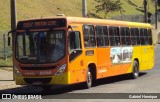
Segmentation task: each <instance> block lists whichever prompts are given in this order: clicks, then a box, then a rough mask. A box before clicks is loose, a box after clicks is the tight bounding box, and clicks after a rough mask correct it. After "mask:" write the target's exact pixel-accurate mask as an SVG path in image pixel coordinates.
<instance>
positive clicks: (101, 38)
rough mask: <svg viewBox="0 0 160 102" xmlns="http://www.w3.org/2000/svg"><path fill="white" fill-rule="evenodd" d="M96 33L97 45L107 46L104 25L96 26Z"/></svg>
mask: <svg viewBox="0 0 160 102" xmlns="http://www.w3.org/2000/svg"><path fill="white" fill-rule="evenodd" d="M96 34H97V36H96V37H97V46H98V47H101V46H103V47H104V46H108V45H109V41H108V30H107V27H105V26H96Z"/></svg>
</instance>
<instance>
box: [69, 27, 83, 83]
mask: <svg viewBox="0 0 160 102" xmlns="http://www.w3.org/2000/svg"><path fill="white" fill-rule="evenodd" d="M71 27H72V29H71V30H70V31H69V32H68V50H69V62H68V63H69V64H68V68H69V69H68V70H69V72H70V83H77V82H82V81H85V80H86V77H85V74H86V73H85V70H84V65H83V59H84V58H83V51H82V44H81V42H82V40H81V30H80V29H81V26H79V25H74V26H73V25H72V26H71Z"/></svg>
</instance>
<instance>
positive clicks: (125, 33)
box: [121, 27, 131, 45]
mask: <svg viewBox="0 0 160 102" xmlns="http://www.w3.org/2000/svg"><path fill="white" fill-rule="evenodd" d="M121 40H122V45H131V38H130V30H129V28H127V27H121Z"/></svg>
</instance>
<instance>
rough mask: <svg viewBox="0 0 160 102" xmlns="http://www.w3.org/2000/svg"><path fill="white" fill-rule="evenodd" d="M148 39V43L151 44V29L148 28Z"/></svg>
mask: <svg viewBox="0 0 160 102" xmlns="http://www.w3.org/2000/svg"><path fill="white" fill-rule="evenodd" d="M148 40H149V45H152V31H151V29H148Z"/></svg>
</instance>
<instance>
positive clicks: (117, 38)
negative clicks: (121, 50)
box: [114, 27, 120, 46]
mask: <svg viewBox="0 0 160 102" xmlns="http://www.w3.org/2000/svg"><path fill="white" fill-rule="evenodd" d="M114 34H115V42H116V45H117V46H120V34H119V27H114Z"/></svg>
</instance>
